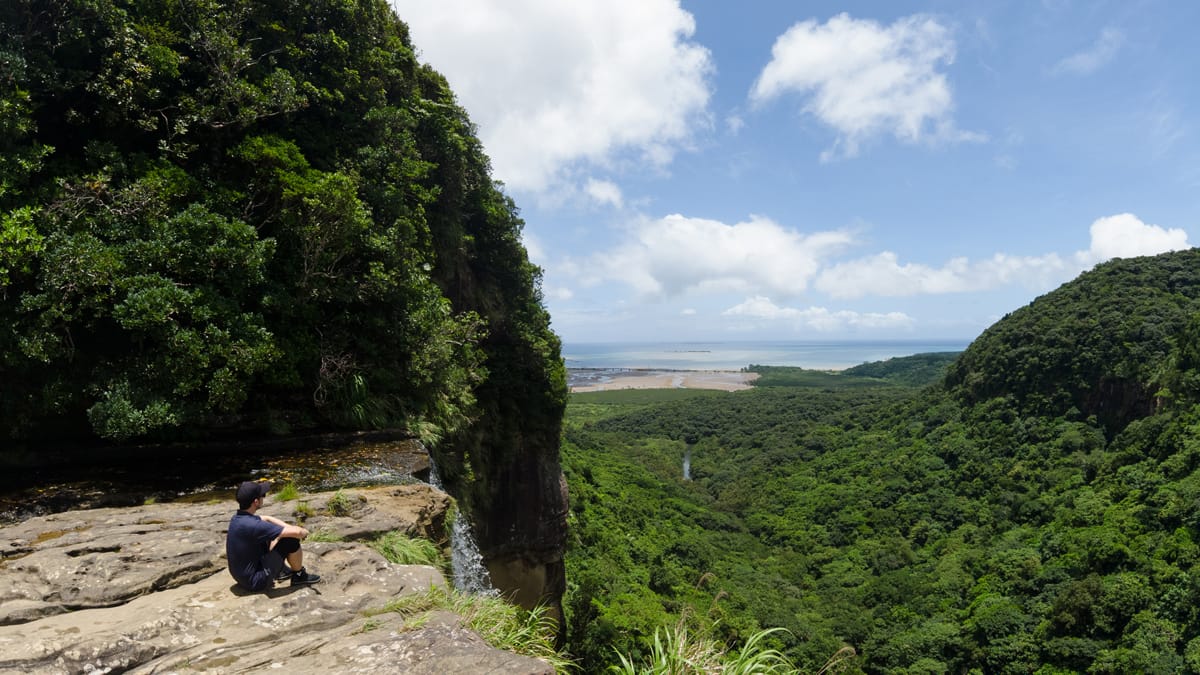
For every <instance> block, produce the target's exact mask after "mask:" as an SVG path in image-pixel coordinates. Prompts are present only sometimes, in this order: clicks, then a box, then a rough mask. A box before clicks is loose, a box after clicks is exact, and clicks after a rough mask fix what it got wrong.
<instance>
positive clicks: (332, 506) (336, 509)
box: [325, 489, 354, 517]
mask: <svg viewBox="0 0 1200 675" xmlns="http://www.w3.org/2000/svg"><path fill="white" fill-rule="evenodd" d="M325 510H326V511H328V512H329V515H331V516H335V517H345V516H349V515H350V514H351V513H352V512H353V511H354V500H353V499H351V498H350V497H349V496H348V495H347V494H346V493H345V491H344V490H341V489H339V490H338V491H337V492H335V493H333V496H332V497H330V498H329V501H328V502H326V503H325Z"/></svg>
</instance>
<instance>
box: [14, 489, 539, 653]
mask: <svg viewBox="0 0 1200 675" xmlns="http://www.w3.org/2000/svg"><path fill="white" fill-rule="evenodd" d="M330 499H334V497H333V495H332V494H328V493H327V494H321V495H314V496H312V497H311V498H306V499H305V500H303V502H301V501H296V502H286V503H270V501H271V500H270V499H268V502H269V503H268V505H267V506H266V507H265V508H264V509H263V511H262V512H263V513H265V514H269V515H275V516H277V517H281V518H284V519H285V520H289V521H294V520H295V517H294V516H295V513H296V510H297V508H298V507H299V505H300V504H301V503H304V504H306V505H307V506H304V507H301V508H300V510H301V511H304V512H307V511H309V510H311V511H312V512H313V514H314V515H312V516H311V517H310V518H309V519H308V521H307V523H306V526H307V527H309V529H310V530H313V531H318V530H324V531H327V532H330V533H332V534H335V535H338V536H341V537H346V538H348V539H367V538H371V537H374V536H376V535H378V534H381V533H383V532H386V531H391V530H399V531H403V532H407V533H409V534H412V535H418V536H428V537H431V538H432V539H433V540H434V541H441V540H443V539H444V529H443V528H444V519H445V514H446V509H447V508H448V506H449V503H450V502H449V498H448V497H447V496H446V495H445V494H444V493H442V492H440V491H437V490H434V489H433V488H430V487H428V486H425V485H409V486H400V487H385V488H370V489H362V490H347V491H345V493H343V494H342V495H340V496H338V497H337V498H336V501H337V505H338V508H336V509H334V510H335V511H337V512H339V513H342V514H344V515H339V516H332V515H328V510H329V509H328V502H329V500H330ZM231 506H233V505H232V502H230V503H228V504H225V503H222V504H161V505H149V506H143V507H134V508H125V509H96V510H92V511H75V512H68V513H60V514H54V515H50V516H44V517H39V518H33V519H30V520H27V521H25V522H22V523H20V524H17V525H13V526H11V527H7V528H3V529H0V542H3V547H4V551H3V558H2V559H0V623H3V624H6V625H2V626H0V671H4V672H10V671H11V672H32V673H60V672H61V673H74V672H91V671H94V672H109V671H112V672H126V671H130V672H174V671H176V670H180V669H196V670H207V671H210V672H257V671H260V670H261V671H266V670H276V669H283V670H284V671H285V672H313V673H315V672H321V673H328V672H368V671H370V672H382V673H446V672H465V673H470V672H502V673H548V672H553V670H552V669H551V668H550V667H549V666H547V665H546V664H545V663H543V662H541V661H538V660H535V659H530V658H527V657H522V656H518V655H515V654H511V653H508V652H503V651H499V650H496V649H493V648H492V647H490V646H488V645H487V644H485V643H484V642H483V640H482V639H481V638H480V637H479V636H478V635H476V634H474V633H473V632H471V631H470V630H468V629H466V628H464V627H463V626H462V625H460V621H459V619H458V617H456V616H454V615H452V614H445V613H435V614H433V615H431V616H429V617H427V618H426V619H425V620H424V621H423V622H421V623H420V625H419V626H417V627H414V626H412V625H409V624H406V623H405V622H404V619H403V618H402V617H400V616H399V615H397V614H394V613H384V614H378V615H373V616H367V613H368V611H369V610H371V609H378V608H381V607H382V606H383V605H384V604H385V603H386V602H387V601H388V600H390V599H392V598H395V597H399V596H402V595H405V594H412V593H421V592H424V591H426V590H428V589H429V588H430V587H432V586H435V585H441V584H445V580H444V579H443V577H442V575H441V573H440V572H439V571H438V570H437V569H435V568H432V567H427V566H418V565H394V564H392V563H389V562H388V561H387V560H385V559H384V558H383V557H382V556H380V555H379V554H378V553H376V552H375V551H374V550H372V549H371V548H369V547H368V546H366V545H365V544H363V543H359V542H355V541H340V542H308V543H306V544H305V545H304V551H305V564H306V567H309V568H310V569H311V570H313V571H315V572H318V573H320V574H322V575H323V577H324V578H323V580H322V582H321V583H320V584H318V585H316V586H311V587H297V588H292V587H290V586H286V585H284V586H279V587H276V588H274V589H272V590H270V591H268V592H265V593H246V592H243V591H242V590H241V589H240V588H239V587H237V586H236V585H235V584H234V582H233V579H232V578H231V577H230V576H229V574H228V572H227V571H226V569H225V559H224V540H225V536H224V532H225V527H226V525H227V523H228V520H229V517H230V515H231V514H232V509H231ZM347 506H348V508H347Z"/></svg>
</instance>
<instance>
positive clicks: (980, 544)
mask: <svg viewBox="0 0 1200 675" xmlns="http://www.w3.org/2000/svg"><path fill="white" fill-rule="evenodd" d="M1195 255H1196V253H1195V252H1184V253H1175V254H1167V255H1164V256H1160V257H1158V258H1154V259H1138V260H1136V261H1122V263H1121V264H1113V265H1109V266H1101V268H1099V269H1097V270H1096V272H1094V273H1092V275H1084V276H1082V277H1081V278H1080V279H1079V280H1077V281H1076V282H1073V284H1069V285H1068V286H1067V287H1064V288H1063V289H1060V290H1059V291H1056V292H1055V293H1052V294H1050V295H1049V296H1046V298H1043V299H1042V300H1039V301H1038V302H1035V303H1034V305H1032V306H1031V307H1030V308H1026V310H1023V311H1022V313H1021V316H1018V314H1016V313H1015V314H1014V315H1013V317H1010V320H1013V323H1014V324H1015V326H1014V325H1008V324H1007V322H1001V323H1000V324H997V326H995V327H993V328H992V329H990V330H989V332H988V334H987V335H986V336H985V337H984V338H981V341H977V342H976V344H974V345H972V346H971V348H970V349H968V350H967V352H965V353H964V354H963V355H962V357H961V360H960V361H958V362H955V364H954V365H953V366H952V369H951V370H952V372H951V373H950V375H949V376H948V377H947V383H948V384H947V385H945V386H933V387H930V386H928V385H927V384H926V383H925V382H922V381H920V378H917V379H913V380H907V379H904V378H905V376H904V375H903V373H904V372H905V370H906V369H905V368H900V369H899V370H897V371H895V372H896V374H897V375H898V376H899V377H898V378H897V379H896V380H894V381H892V382H887V381H880V380H875V383H876V385H875V386H865V385H864V384H863V383H861V382H852V383H848V384H846V383H845V382H846V381H843V382H844V384H843V386H824V385H819V386H805V385H804V383H803V382H801V381H798V382H797V386H790V387H784V386H773V387H756V388H755V389H753V390H750V391H744V392H736V393H731V394H713V395H709V396H690V397H673V398H667V397H664V398H662V399H660V400H654V396H653V395H652V394H650V393H646V394H641V395H640V396H641V398H636V399H635V398H624V399H623V398H621V397H618V396H606V397H603V398H602V397H598V396H597V395H593V394H588V395H576V396H572V398H571V406H570V408H569V409H568V417H567V423H566V429H565V434H564V439H565V441H564V446H563V448H564V460H565V462H564V463H565V469H566V473H567V477H568V483H569V485H570V490H571V494H572V502H571V514H570V523H571V537H572V538H571V542H570V548H569V550H568V554H567V558H566V564H567V580H568V593H567V602H566V621H567V624H568V627H569V632H568V634H569V636H570V640H571V644H570V648H571V650H572V652H573V653H574V654H576V655H577V656H578V658H579V659H580V662H581V664H582V667H583V668H584V669H585V670H587V671H589V672H595V671H598V670H603V669H605V668H608V667H609V666H612V665H614V661H618V660H623V661H624V667H625V668H626V671H628V670H629V669H631V668H633V669H636V668H639V667H642V664H652V663H661V662H663V661H664V660H665V661H667V662H672V663H675V664H677V665H678V664H681V663H683V662H685V661H688V660H689V659H691V657H686V656H679V655H680V654H687V653H690V652H688V651H687V650H686V649H684V648H683V647H681V643H685V642H686V643H687V644H692V645H695V644H698V643H699V642H700V640H699V639H697V638H696V636H697V635H703V636H704V637H705V639H711V641H712V645H713V646H714V647H716V648H717V649H719V648H720V647H721V646H726V645H737V644H742V643H744V642H745V640H746V639H747V638H748V636H751V635H754V634H755V633H756V632H757V631H760V630H762V628H763V627H781V628H784V629H786V631H787V632H786V633H773V634H771V636H770V639H769V641H770V642H771V643H772V644H770V648H772V649H777V650H779V652H780V653H781V654H783V655H784V656H786V657H787V658H788V659H789V660H790V661H791V662H793V663H795V664H796V666H797V667H798V668H799V669H800V670H803V671H807V672H815V671H818V670H819V669H820V668H822V667H823V666H824V664H825V663H826V661H827V660H828V658H829V655H830V654H837V653H839V650H841V649H843V648H845V647H850V648H853V650H854V651H855V652H856V653H857V656H856V657H855V658H854V659H853V660H852V661H847V662H844V664H843V665H844V667H848V668H850V669H851V670H858V671H861V672H867V673H884V672H888V673H890V672H909V673H918V672H920V673H950V672H973V671H974V672H988V673H993V672H994V673H1029V672H1041V673H1066V672H1112V673H1118V672H1119V673H1125V672H1172V673H1174V672H1180V673H1195V672H1200V669H1198V667H1197V664H1198V663H1200V659H1197V658H1196V655H1197V654H1200V648H1198V647H1197V645H1200V611H1198V610H1197V609H1196V608H1197V606H1198V605H1197V601H1198V600H1200V582H1198V581H1197V579H1200V572H1198V568H1197V565H1200V546H1198V544H1197V542H1198V541H1200V529H1198V528H1200V506H1198V505H1200V397H1198V396H1197V392H1198V391H1200V390H1197V389H1196V388H1195V387H1193V386H1192V383H1193V382H1196V381H1200V359H1196V358H1193V357H1194V356H1195V355H1194V354H1193V352H1194V351H1195V349H1193V348H1194V347H1195V345H1196V344H1198V342H1197V340H1196V335H1200V329H1197V326H1198V325H1200V324H1197V322H1196V321H1194V317H1195V316H1197V315H1200V312H1196V309H1195V308H1194V307H1193V303H1194V301H1193V300H1192V299H1191V297H1192V296H1191V293H1192V290H1191V289H1192V286H1191V285H1190V283H1191V282H1190V281H1189V280H1190V279H1192V278H1193V275H1194V269H1195V268H1196V266H1195V265H1194V264H1192V263H1193V262H1194V257H1195ZM1184 263H1188V264H1184ZM1102 283H1111V284H1112V285H1111V287H1106V290H1105V292H1104V293H1100V292H1089V293H1086V294H1085V293H1082V292H1081V291H1080V290H1079V289H1080V288H1082V289H1086V290H1089V291H1095V290H1096V289H1097V284H1102ZM1125 284H1131V285H1132V286H1126V285H1125ZM1160 284H1161V285H1160ZM1163 287H1165V288H1167V289H1169V290H1170V292H1169V293H1164V292H1163ZM1134 297H1137V298H1140V300H1138V301H1136V302H1135V301H1134V300H1133V299H1132V298H1134ZM1064 298H1073V301H1072V302H1067V301H1066V300H1064ZM1113 303H1116V305H1119V306H1121V307H1122V308H1123V309H1122V310H1121V311H1122V312H1124V313H1125V314H1127V315H1129V316H1127V317H1125V318H1123V319H1122V320H1121V321H1116V320H1115V319H1114V321H1113V322H1112V323H1111V324H1107V323H1106V324H1105V326H1110V325H1111V327H1112V332H1115V333H1117V334H1123V335H1125V338H1124V339H1126V340H1127V341H1128V343H1127V344H1121V345H1118V344H1116V342H1117V340H1118V338H1116V337H1114V336H1113V334H1112V333H1110V332H1106V331H1105V330H1102V328H1104V327H1102V326H1097V327H1095V329H1094V332H1096V333H1099V334H1090V333H1089V334H1087V335H1083V334H1080V335H1077V336H1073V337H1071V339H1070V341H1069V342H1064V343H1062V345H1058V343H1056V345H1058V346H1054V347H1052V348H1049V349H1047V351H1046V352H1045V353H1039V352H1038V351H1037V350H1036V348H1029V349H1027V348H1026V347H1024V346H1023V344H1024V343H1022V342H1020V341H1017V340H1016V339H1015V338H1013V336H1014V335H1016V334H1017V332H1018V329H1019V330H1026V329H1027V328H1028V326H1030V325H1035V326H1038V329H1037V330H1039V331H1041V332H1042V333H1046V332H1047V331H1052V330H1058V329H1055V328H1054V326H1055V324H1054V323H1053V320H1052V318H1053V317H1054V316H1060V317H1062V321H1063V323H1064V324H1065V325H1067V326H1073V325H1074V323H1073V322H1075V321H1076V320H1077V319H1078V318H1079V317H1088V316H1096V315H1103V314H1104V313H1105V312H1106V311H1109V310H1110V309H1111V308H1112V306H1114V305H1113ZM1181 308H1183V309H1181ZM1014 317H1015V319H1014ZM1130 317H1140V318H1137V319H1136V320H1135V319H1134V318H1130ZM1139 321H1140V322H1142V323H1140V324H1139V323H1138V322H1139ZM1059 332H1060V337H1062V338H1063V339H1064V340H1065V339H1066V333H1065V332H1064V331H1059ZM1076 332H1081V329H1080V330H1076ZM1137 336H1142V337H1140V338H1139V337H1137ZM999 337H1004V338H1005V340H1007V339H1009V338H1013V341H1012V342H1007V341H1005V340H999ZM1143 338H1144V339H1143ZM1063 345H1069V349H1071V350H1075V351H1078V352H1079V353H1078V354H1076V355H1075V356H1074V357H1071V358H1070V359H1068V356H1067V351H1065V350H1066V349H1067V347H1066V346H1063ZM1088 345H1091V346H1092V347H1088ZM1089 348H1096V349H1102V350H1107V351H1106V353H1109V354H1112V355H1114V358H1116V359H1117V360H1116V361H1114V362H1112V363H1104V364H1100V363H1099V362H1097V361H1096V360H1095V354H1089V353H1087V352H1086V350H1087V349H1089ZM1060 349H1062V350H1064V351H1060ZM989 350H994V351H989ZM1080 350H1083V351H1080ZM1114 350H1115V351H1114ZM1035 362H1036V364H1041V365H1036V364H1035ZM980 364H1007V365H1006V366H996V367H997V368H1000V370H991V369H990V368H991V367H992V366H988V368H989V369H987V370H978V368H981V366H980ZM1056 364H1057V365H1056ZM895 365H897V364H891V365H890V366H889V368H890V367H892V366H895ZM1008 366H1011V367H1014V368H1017V370H1004V369H1003V368H1004V367H1008ZM1043 366H1045V367H1049V368H1051V369H1055V368H1067V370H1057V371H1054V372H1057V373H1058V375H1056V376H1055V377H1051V376H1050V375H1048V374H1046V373H1045V372H1043V371H1041V370H1039V368H1041V367H1043ZM1097 367H1098V368H1100V370H1094V368H1097ZM1071 369H1077V370H1071ZM1089 369H1092V370H1089ZM920 370H921V369H919V368H918V369H916V371H920ZM872 371H873V368H865V369H864V370H863V372H872ZM1102 371H1104V372H1108V373H1109V375H1103V373H1102ZM874 372H875V373H876V374H877V375H878V374H879V372H880V371H874ZM1086 372H1090V373H1092V375H1095V374H1096V373H1098V372H1101V375H1099V377H1100V378H1101V379H1100V380H1099V381H1100V382H1101V384H1099V385H1097V388H1095V389H1094V390H1092V389H1089V388H1088V385H1087V382H1089V381H1091V382H1097V380H1089V379H1088V377H1091V376H1084V373H1086ZM1118 372H1120V373H1123V374H1124V375H1122V377H1125V376H1128V378H1129V379H1127V380H1125V382H1126V383H1135V382H1140V383H1142V384H1137V385H1136V387H1133V388H1127V387H1126V388H1123V387H1115V386H1114V387H1109V386H1108V385H1106V384H1104V383H1103V382H1114V381H1115V380H1111V379H1110V380H1105V379H1104V378H1106V377H1109V376H1110V375H1111V377H1117V373H1118ZM1022 373H1023V374H1022ZM802 375H803V376H804V377H807V375H804V374H803V372H802ZM843 375H844V374H843ZM843 375H838V376H832V375H831V376H830V377H831V379H830V382H831V383H832V382H834V381H836V380H835V379H834V378H836V377H841V376H843ZM1055 378H1057V381H1059V382H1061V386H1060V387H1055V386H1053V384H1052V380H1055ZM989 383H990V384H989ZM997 383H1003V385H1004V387H1003V388H999V389H996V390H994V391H993V390H989V389H987V387H989V386H992V385H995V384H997ZM985 385H986V386H985ZM1132 386H1133V385H1131V387H1132ZM1143 386H1144V387H1145V388H1144V389H1139V387H1143ZM1151 387H1157V388H1158V391H1159V392H1162V393H1160V394H1159V396H1158V400H1157V401H1150V403H1149V404H1148V405H1147V406H1146V407H1141V408H1139V407H1138V405H1141V404H1138V405H1132V403H1133V402H1135V400H1134V399H1131V398H1129V396H1130V395H1131V392H1134V391H1135V389H1136V390H1137V391H1141V392H1143V393H1145V392H1147V391H1150V390H1151ZM985 391H989V392H990V393H988V394H987V395H982V392H985ZM1140 395H1141V394H1138V396H1140ZM1135 398H1136V397H1135ZM1076 403H1081V404H1082V406H1083V407H1077V406H1076ZM1088 410H1091V411H1093V412H1092V413H1090V414H1086V411H1088ZM685 458H687V459H688V460H690V469H691V475H690V479H688V478H685V476H684V473H683V470H682V463H683V461H684V460H685ZM682 616H690V617H697V618H703V619H704V620H705V621H712V622H715V623H716V626H717V627H716V628H714V629H712V630H713V632H712V634H711V635H707V634H703V633H702V632H698V628H697V627H696V624H692V623H688V624H686V626H687V628H688V630H687V632H686V633H680V632H679V631H678V630H677V631H676V633H675V634H674V635H673V636H670V637H664V636H663V635H662V634H661V633H659V638H658V640H657V642H655V640H654V636H655V634H656V631H658V630H659V629H660V627H662V626H670V625H679V624H678V622H679V621H680V617H682ZM614 650H616V652H614ZM615 654H620V655H622V656H621V657H617V656H615ZM664 655H666V656H664ZM646 667H647V668H650V667H651V666H650V665H646Z"/></svg>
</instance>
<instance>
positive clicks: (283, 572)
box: [275, 565, 294, 581]
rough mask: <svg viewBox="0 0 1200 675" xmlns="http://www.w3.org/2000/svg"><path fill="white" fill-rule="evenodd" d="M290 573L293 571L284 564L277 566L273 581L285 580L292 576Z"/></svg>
mask: <svg viewBox="0 0 1200 675" xmlns="http://www.w3.org/2000/svg"><path fill="white" fill-rule="evenodd" d="M292 574H294V572H292V568H290V567H288V566H287V565H284V566H283V567H281V568H279V571H278V572H276V573H275V581H287V580H288V579H291V578H292Z"/></svg>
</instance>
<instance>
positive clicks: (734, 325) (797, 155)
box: [394, 0, 1200, 343]
mask: <svg viewBox="0 0 1200 675" xmlns="http://www.w3.org/2000/svg"><path fill="white" fill-rule="evenodd" d="M394 6H395V7H396V9H397V13H398V14H399V15H400V17H401V18H402V19H403V20H405V21H406V22H407V23H408V24H409V27H410V30H411V34H412V39H413V41H414V43H415V44H416V46H417V48H418V53H419V57H420V58H421V60H422V61H424V62H426V63H429V64H430V65H432V66H433V67H434V68H435V69H437V70H438V71H440V72H441V73H443V74H444V75H445V76H446V78H447V79H448V80H449V82H450V84H451V87H452V88H453V89H454V91H455V93H456V95H457V96H458V99H459V102H460V103H461V104H462V105H463V106H464V107H465V108H466V110H467V111H468V113H469V114H470V116H471V118H472V120H473V121H474V122H475V123H476V125H477V126H478V130H479V135H480V138H481V139H482V140H483V143H484V148H485V150H486V151H487V153H488V155H489V156H490V157H491V158H492V165H493V172H494V177H495V178H496V179H497V180H500V181H503V182H504V184H505V191H506V192H507V193H508V194H509V195H511V196H512V197H513V198H514V199H515V200H516V203H517V204H518V206H519V207H520V209H521V215H522V217H523V218H524V220H525V223H526V225H525V232H524V236H525V243H526V247H527V248H528V250H529V252H530V255H531V258H532V259H533V260H534V262H536V263H537V264H538V265H540V266H541V267H542V269H543V270H544V277H543V291H544V294H545V303H546V306H547V307H548V309H549V310H550V313H551V316H552V317H553V327H554V329H555V331H557V332H558V333H559V335H561V336H562V337H563V339H564V340H565V341H566V342H568V343H578V342H607V341H643V340H664V341H680V340H703V341H709V340H754V339H762V340H779V339H796V340H837V339H905V338H912V339H943V338H945V339H964V340H969V339H972V338H974V337H975V336H977V335H978V334H979V333H980V332H981V331H982V330H983V329H984V328H986V327H987V326H989V325H990V324H992V323H993V322H995V321H996V320H997V319H999V318H1000V317H1002V316H1003V315H1004V314H1005V313H1007V312H1010V311H1012V310H1014V309H1016V308H1018V307H1021V306H1022V305H1025V304H1027V303H1028V302H1030V301H1031V300H1033V299H1034V298H1035V297H1037V296H1038V295H1040V294H1042V293H1045V292H1047V291H1049V290H1052V289H1053V288H1055V287H1056V286H1058V285H1059V284H1061V283H1063V282H1065V281H1068V280H1070V279H1072V278H1074V277H1075V276H1077V275H1078V274H1079V273H1080V272H1081V271H1084V270H1086V269H1089V268H1091V267H1092V266H1093V265H1095V264H1096V263H1097V262H1101V261H1103V260H1107V259H1110V258H1112V257H1131V256H1136V255H1147V254H1154V253H1160V252H1163V251H1168V250H1177V249H1181V248H1187V247H1189V246H1192V245H1193V244H1194V243H1195V241H1196V238H1197V237H1200V229H1198V228H1200V128H1198V126H1197V120H1200V116H1198V115H1197V113H1198V111H1197V106H1198V105H1200V77H1197V75H1196V68H1197V66H1198V65H1200V40H1197V39H1196V35H1195V28H1196V26H1200V3H1196V2H1191V1H1187V2H1183V1H1180V2H1166V1H1154V0H1148V1H1138V0H1122V1H1120V2H1082V1H1072V0H1029V1H1023V2H1017V1H1014V2H1003V1H995V2H949V1H947V2H924V3H907V2H895V1H886V2H838V3H834V2H766V1H751V2H745V3H733V2H728V1H726V0H703V1H696V2H688V1H683V2H679V1H676V0H570V1H565V2H564V1H563V0H438V2H429V1H428V0H394Z"/></svg>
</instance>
